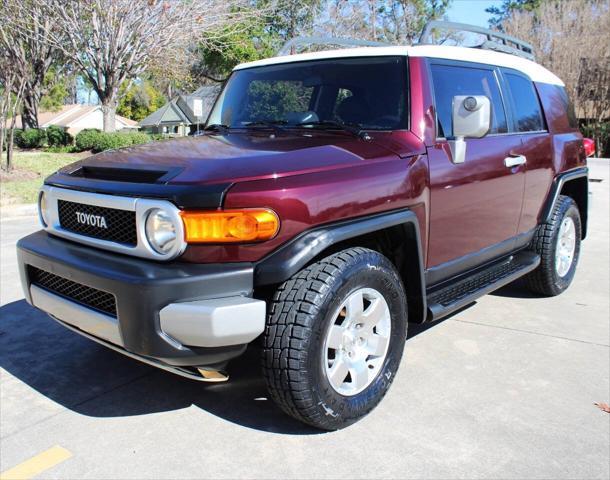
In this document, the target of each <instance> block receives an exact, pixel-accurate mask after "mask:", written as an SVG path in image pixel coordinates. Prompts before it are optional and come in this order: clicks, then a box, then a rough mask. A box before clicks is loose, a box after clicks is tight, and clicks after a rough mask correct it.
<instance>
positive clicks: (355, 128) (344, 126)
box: [297, 120, 371, 140]
mask: <svg viewBox="0 0 610 480" xmlns="http://www.w3.org/2000/svg"><path fill="white" fill-rule="evenodd" d="M297 126H298V127H308V126H310V127H314V128H315V127H323V128H324V127H325V128H326V129H333V128H335V129H339V130H343V131H345V132H349V133H351V134H352V135H354V136H355V137H358V138H362V139H363V140H370V139H371V137H370V136H369V134H368V133H367V132H365V131H364V130H362V125H360V124H358V123H343V122H336V121H334V120H322V121H316V122H303V123H297Z"/></svg>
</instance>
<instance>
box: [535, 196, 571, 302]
mask: <svg viewBox="0 0 610 480" xmlns="http://www.w3.org/2000/svg"><path fill="white" fill-rule="evenodd" d="M580 241H581V222H580V212H579V211H578V206H577V205H576V202H574V200H573V199H572V198H570V197H566V196H564V195H560V196H559V198H558V199H557V202H556V203H555V207H554V208H553V213H552V215H551V219H550V220H549V222H548V223H543V224H541V225H539V226H538V229H537V230H536V233H535V234H534V238H533V240H532V244H531V249H532V250H533V251H534V252H536V253H538V254H539V255H540V265H539V266H538V268H536V270H534V271H533V272H531V273H530V274H529V275H527V276H526V277H525V281H526V284H527V286H528V288H529V289H530V290H532V291H533V292H535V293H540V294H542V295H546V296H551V297H552V296H555V295H559V294H560V293H563V292H564V291H565V290H566V289H567V288H568V287H569V286H570V284H571V283H572V280H573V279H574V273H575V272H576V266H577V264H578V259H579V257H580Z"/></svg>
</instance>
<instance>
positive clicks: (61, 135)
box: [47, 125, 73, 147]
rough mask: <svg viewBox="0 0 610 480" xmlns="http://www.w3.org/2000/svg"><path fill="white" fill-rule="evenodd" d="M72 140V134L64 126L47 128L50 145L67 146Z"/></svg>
mask: <svg viewBox="0 0 610 480" xmlns="http://www.w3.org/2000/svg"><path fill="white" fill-rule="evenodd" d="M72 141H73V138H72V135H70V134H69V133H68V132H66V130H64V129H63V128H61V127H57V126H55V125H51V126H49V128H47V143H48V145H49V146H50V147H65V146H66V145H71V144H72Z"/></svg>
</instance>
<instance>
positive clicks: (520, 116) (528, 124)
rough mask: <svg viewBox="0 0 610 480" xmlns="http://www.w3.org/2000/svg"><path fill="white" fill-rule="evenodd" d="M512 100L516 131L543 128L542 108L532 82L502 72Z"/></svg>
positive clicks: (530, 130)
mask: <svg viewBox="0 0 610 480" xmlns="http://www.w3.org/2000/svg"><path fill="white" fill-rule="evenodd" d="M504 76H505V78H506V81H507V83H508V88H509V89H510V94H511V97H512V101H513V115H514V118H515V130H516V131H517V132H537V131H540V130H544V122H543V120H542V110H541V108H540V102H539V101H538V95H536V91H535V90H534V85H533V84H532V82H531V81H530V80H529V79H527V78H525V77H522V76H521V75H515V74H513V73H505V74H504Z"/></svg>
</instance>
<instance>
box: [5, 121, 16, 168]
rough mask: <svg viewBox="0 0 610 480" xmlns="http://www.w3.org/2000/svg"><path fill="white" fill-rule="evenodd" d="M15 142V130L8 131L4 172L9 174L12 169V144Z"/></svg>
mask: <svg viewBox="0 0 610 480" xmlns="http://www.w3.org/2000/svg"><path fill="white" fill-rule="evenodd" d="M14 140H15V128H14V127H12V128H11V129H10V130H9V134H8V139H7V142H6V171H7V172H10V171H11V170H12V169H13V144H14Z"/></svg>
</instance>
